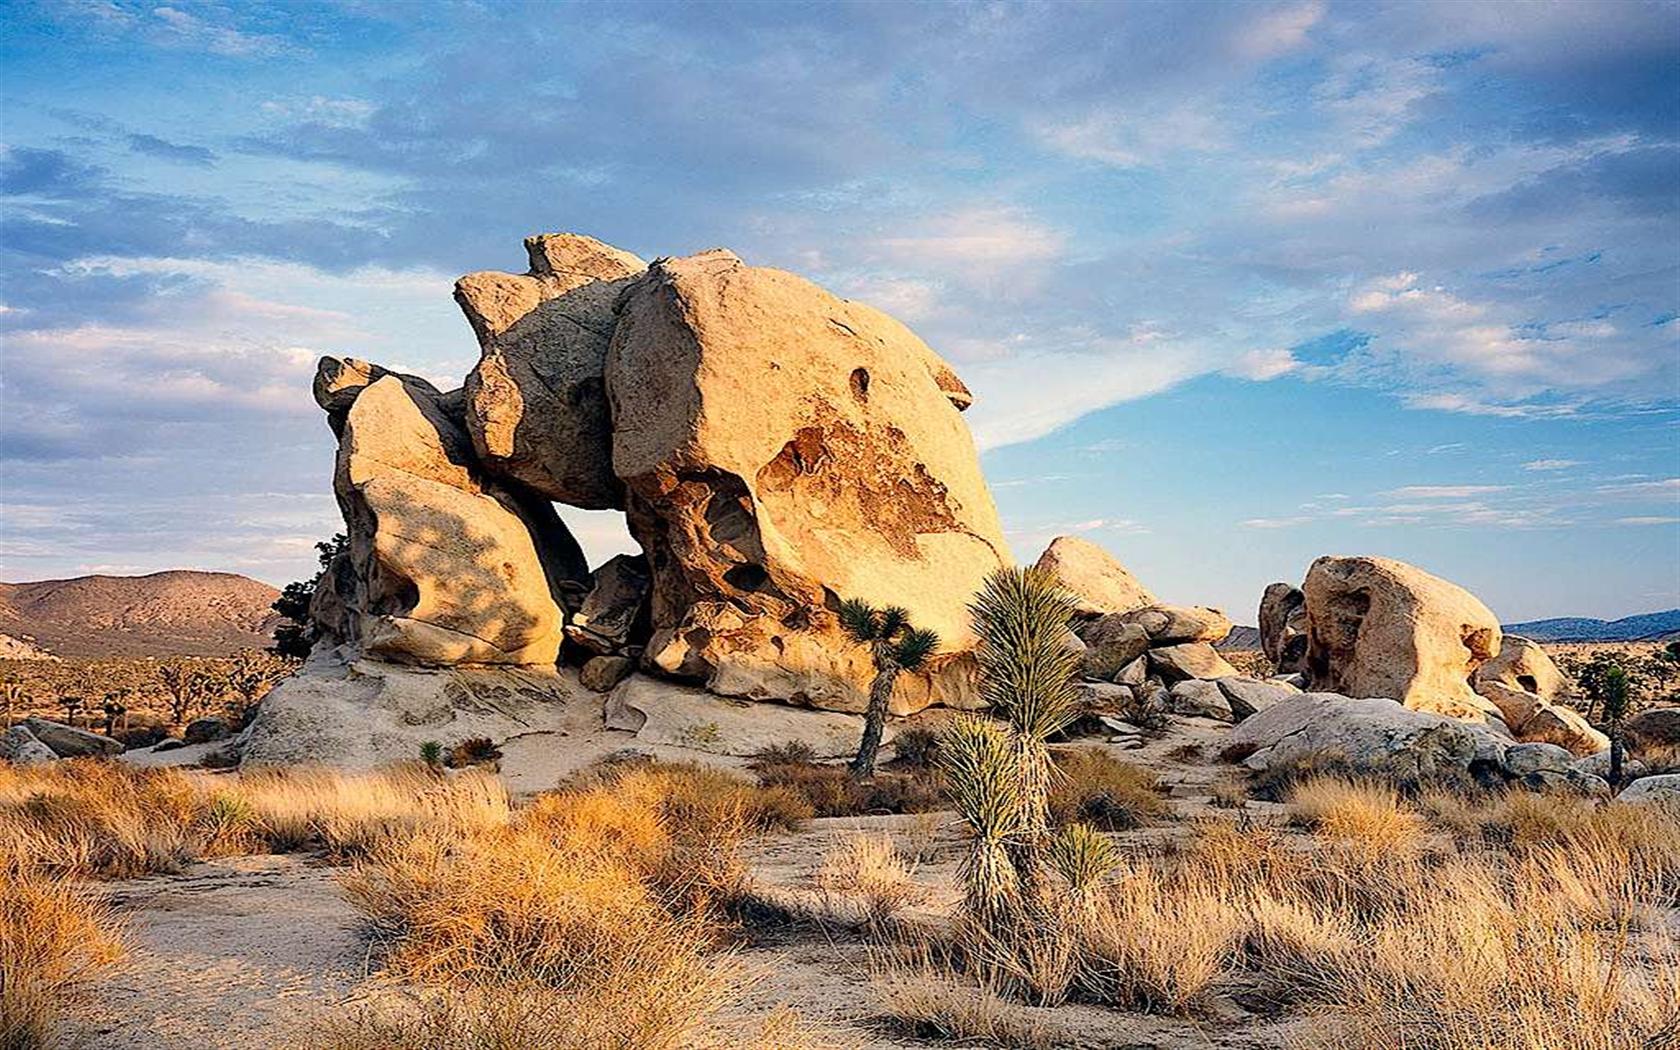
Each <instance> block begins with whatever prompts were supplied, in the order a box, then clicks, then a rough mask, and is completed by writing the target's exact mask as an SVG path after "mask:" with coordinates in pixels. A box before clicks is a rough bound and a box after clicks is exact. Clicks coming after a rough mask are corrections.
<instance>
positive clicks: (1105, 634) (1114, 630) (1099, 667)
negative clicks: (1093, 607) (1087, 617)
mask: <svg viewBox="0 0 1680 1050" xmlns="http://www.w3.org/2000/svg"><path fill="white" fill-rule="evenodd" d="M1120 615H1123V614H1119V613H1114V614H1110V615H1108V616H1104V617H1102V618H1101V619H1099V620H1097V621H1096V622H1095V623H1093V624H1092V625H1091V626H1090V627H1089V628H1088V629H1087V630H1086V632H1085V660H1084V669H1085V676H1086V677H1087V678H1096V679H1100V680H1109V679H1113V678H1114V677H1115V676H1116V675H1117V674H1119V673H1120V671H1121V670H1122V669H1124V668H1125V667H1126V666H1127V665H1129V664H1131V663H1133V662H1134V661H1136V660H1137V659H1138V657H1140V656H1142V655H1143V654H1144V653H1145V652H1147V651H1148V649H1149V634H1148V632H1147V631H1145V630H1144V629H1143V627H1142V626H1141V625H1139V624H1135V623H1124V622H1121V621H1120V620H1119V619H1118V618H1117V617H1118V616H1120Z"/></svg>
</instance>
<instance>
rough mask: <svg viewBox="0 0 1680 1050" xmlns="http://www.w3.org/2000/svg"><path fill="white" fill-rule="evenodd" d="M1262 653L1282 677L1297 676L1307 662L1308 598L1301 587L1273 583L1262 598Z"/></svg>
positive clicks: (1260, 615) (1260, 616)
mask: <svg viewBox="0 0 1680 1050" xmlns="http://www.w3.org/2000/svg"><path fill="white" fill-rule="evenodd" d="M1259 624H1260V651H1261V652H1262V653H1264V654H1265V655H1266V659H1268V660H1270V661H1271V662H1272V666H1273V667H1275V668H1277V673H1278V674H1294V673H1295V672H1296V671H1299V670H1301V669H1302V667H1304V666H1305V664H1306V658H1307V597H1306V595H1304V594H1302V593H1301V589H1300V588H1299V587H1295V586H1293V585H1291V584H1287V583H1273V584H1269V585H1268V586H1267V587H1266V591H1265V593H1264V594H1262V595H1261V596H1260V613H1259Z"/></svg>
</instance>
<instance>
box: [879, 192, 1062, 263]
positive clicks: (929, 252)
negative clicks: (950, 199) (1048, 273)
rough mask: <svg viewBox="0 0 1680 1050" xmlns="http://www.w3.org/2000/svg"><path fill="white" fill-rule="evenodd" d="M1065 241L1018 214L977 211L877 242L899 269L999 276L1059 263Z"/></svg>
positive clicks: (952, 215) (997, 209)
mask: <svg viewBox="0 0 1680 1050" xmlns="http://www.w3.org/2000/svg"><path fill="white" fill-rule="evenodd" d="M1064 240H1065V239H1064V238H1063V236H1062V235H1061V234H1060V233H1059V232H1057V231H1056V230H1053V229H1051V228H1050V227H1048V226H1045V225H1044V224H1042V223H1040V222H1037V221H1036V220H1034V219H1032V218H1031V217H1030V216H1028V215H1027V214H1026V213H1025V212H1023V211H1021V210H1019V209H1016V208H1004V207H977V208H968V209H964V210H962V211H956V212H951V213H949V214H946V215H938V216H934V217H932V218H929V219H927V220H924V221H923V222H922V223H921V224H920V226H919V228H917V229H914V230H912V231H910V232H907V233H903V234H899V235H895V236H890V237H881V238H878V239H877V240H876V241H875V246H876V248H877V249H879V251H880V253H881V254H882V255H884V256H885V257H886V258H889V259H893V260H896V261H898V262H901V263H907V264H912V265H926V264H928V263H932V264H934V265H936V266H944V267H952V266H958V265H960V266H965V267H967V266H972V267H978V268H981V269H984V270H996V269H1001V268H1009V267H1015V266H1021V265H1026V264H1033V263H1043V262H1047V261H1049V260H1052V259H1055V258H1056V257H1058V256H1060V255H1061V254H1062V250H1063V245H1064Z"/></svg>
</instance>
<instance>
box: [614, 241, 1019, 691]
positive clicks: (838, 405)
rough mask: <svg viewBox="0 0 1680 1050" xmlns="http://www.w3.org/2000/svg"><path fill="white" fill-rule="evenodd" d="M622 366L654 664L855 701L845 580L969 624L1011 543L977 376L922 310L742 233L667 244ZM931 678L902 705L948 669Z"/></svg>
mask: <svg viewBox="0 0 1680 1050" xmlns="http://www.w3.org/2000/svg"><path fill="white" fill-rule="evenodd" d="M606 386H607V395H608V398H609V400H610V403H611V410H612V425H613V469H614V471H615V472H616V474H617V475H618V477H619V478H620V479H621V480H622V481H623V482H624V484H625V488H626V490H627V504H628V511H629V523H630V528H631V531H632V534H633V535H634V536H635V537H636V539H637V540H638V542H640V543H641V544H642V546H643V548H644V550H646V551H647V554H648V557H649V559H650V563H651V566H652V575H653V591H652V600H653V606H652V626H653V637H652V640H651V641H650V643H649V646H648V653H647V659H648V660H649V661H650V662H651V663H652V665H653V666H654V667H656V668H657V669H658V670H660V671H662V672H664V673H667V674H671V675H678V676H682V677H689V678H697V679H703V680H706V681H708V682H709V683H710V684H711V686H712V688H713V689H714V690H715V691H720V692H724V693H727V694H730V695H746V696H779V697H784V698H795V699H802V700H805V701H807V702H810V703H812V704H815V705H818V706H835V707H851V706H856V705H858V704H861V703H862V700H863V696H862V692H861V688H860V686H861V684H862V683H863V682H865V681H866V680H867V657H866V656H865V655H864V654H863V653H861V652H860V651H859V650H858V649H857V648H856V647H855V646H852V645H849V644H847V643H846V641H845V640H844V639H843V638H842V637H841V636H840V635H839V632H838V629H837V626H836V623H835V619H834V615H833V611H834V609H835V608H836V607H837V606H838V604H839V602H840V601H841V600H842V599H844V598H862V599H864V600H867V601H871V602H874V603H878V604H893V605H901V606H903V607H905V608H906V609H908V610H909V611H910V614H911V617H912V620H913V621H914V622H915V623H916V624H917V625H918V626H922V627H929V628H932V629H933V630H936V631H938V632H939V634H940V636H941V637H942V638H944V639H945V640H946V642H947V647H948V648H951V649H960V648H962V647H964V646H965V645H966V643H967V641H968V639H969V621H968V611H967V605H968V603H969V602H970V601H971V600H972V599H973V596H974V594H975V592H976V591H977V590H978V589H979V587H980V584H981V582H982V581H983V579H984V578H985V576H986V574H987V573H988V572H990V571H992V570H994V569H996V568H998V567H999V566H1001V565H1004V564H1006V563H1007V561H1008V553H1007V547H1006V546H1005V543H1004V540H1003V534H1002V529H1001V527H1000V525H999V523H998V518H997V511H996V508H995V506H994V505H993V503H992V498H991V494H990V493H989V492H988V491H987V489H986V485H985V481H984V479H983V478H982V476H981V473H980V465H979V459H978V457H977V455H976V453H975V450H974V444H973V441H972V439H971V438H970V436H969V433H968V428H967V426H966V425H965V424H964V422H963V420H962V417H961V415H960V409H961V408H962V407H963V406H966V405H967V404H968V401H969V398H968V395H967V391H966V390H965V389H964V388H963V387H962V384H961V383H960V381H958V380H957V379H956V377H955V375H954V374H953V373H952V372H951V369H950V367H949V366H948V365H946V364H945V362H944V361H942V360H941V359H940V358H939V357H938V356H937V355H936V354H934V353H933V351H932V350H930V349H929V348H928V347H927V346H926V344H924V343H923V342H922V341H921V340H920V339H918V338H916V336H915V335H914V334H912V333H911V332H910V330H909V329H907V328H905V327H904V326H903V325H901V324H899V323H898V322H896V321H894V320H892V319H891V318H890V317H887V316H886V315H885V314H882V313H880V312H879V311H877V310H874V309H871V308H869V307H866V306H862V305H860V304H857V303H852V302H848V301H846V300H843V299H839V298H836V297H835V296H833V295H830V294H829V293H827V292H825V291H824V290H822V289H821V288H819V287H817V286H816V285H814V284H811V283H810V282H809V281H806V280H803V279H802V278H799V277H796V276H794V275H793V274H790V273H785V272H783V271H780V270H772V269H764V268H759V267H752V266H748V265H746V264H745V263H743V262H742V261H741V260H740V259H739V258H737V257H736V256H735V255H733V254H732V253H729V252H726V251H712V252H706V253H703V254H701V255H696V256H691V257H689V258H685V259H668V260H661V261H659V262H656V263H654V264H653V266H652V267H650V268H649V270H648V272H647V274H646V275H645V276H643V277H641V278H639V279H637V280H636V281H635V282H634V283H633V284H632V285H631V286H630V287H629V288H628V289H627V290H626V291H625V293H624V296H623V298H622V299H621V300H620V303H619V316H618V323H617V326H616V328H615V329H614V333H613V340H612V346H611V349H610V350H609V352H608V355H607V366H606ZM905 677H906V679H913V677H914V676H908V675H907V676H905ZM959 677H961V675H955V674H954V675H953V680H952V683H951V688H952V689H958V688H959V687H958V686H957V685H956V682H955V680H956V678H959ZM914 688H915V684H914V682H913V681H907V682H906V686H905V691H904V694H903V695H901V697H900V698H899V699H900V704H901V706H906V707H909V706H916V705H917V704H919V703H922V702H925V701H927V700H930V699H939V698H940V690H941V688H943V687H941V686H935V688H934V689H933V690H932V694H931V695H923V696H913V695H912V694H911V692H910V691H911V690H912V689H914ZM926 692H927V691H926V690H923V693H924V694H925V693H926Z"/></svg>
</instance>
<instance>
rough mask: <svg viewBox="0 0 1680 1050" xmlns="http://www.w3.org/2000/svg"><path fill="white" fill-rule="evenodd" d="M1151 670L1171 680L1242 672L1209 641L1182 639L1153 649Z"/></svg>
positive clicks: (1176, 680) (1150, 652)
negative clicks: (1185, 640) (1182, 640)
mask: <svg viewBox="0 0 1680 1050" xmlns="http://www.w3.org/2000/svg"><path fill="white" fill-rule="evenodd" d="M1149 669H1150V670H1151V671H1153V672H1155V673H1156V674H1157V675H1159V676H1160V677H1161V679H1162V680H1163V681H1167V682H1178V681H1182V680H1184V679H1186V678H1200V679H1213V678H1227V677H1230V676H1231V675H1234V674H1237V673H1238V672H1237V669H1236V668H1235V667H1232V666H1231V665H1230V664H1229V663H1227V662H1226V660H1225V658H1224V657H1223V656H1220V655H1219V651H1218V650H1217V649H1215V648H1214V647H1213V646H1211V645H1209V644H1208V643H1206V642H1182V643H1180V644H1178V645H1163V646H1161V647H1160V648H1159V649H1151V650H1149Z"/></svg>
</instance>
